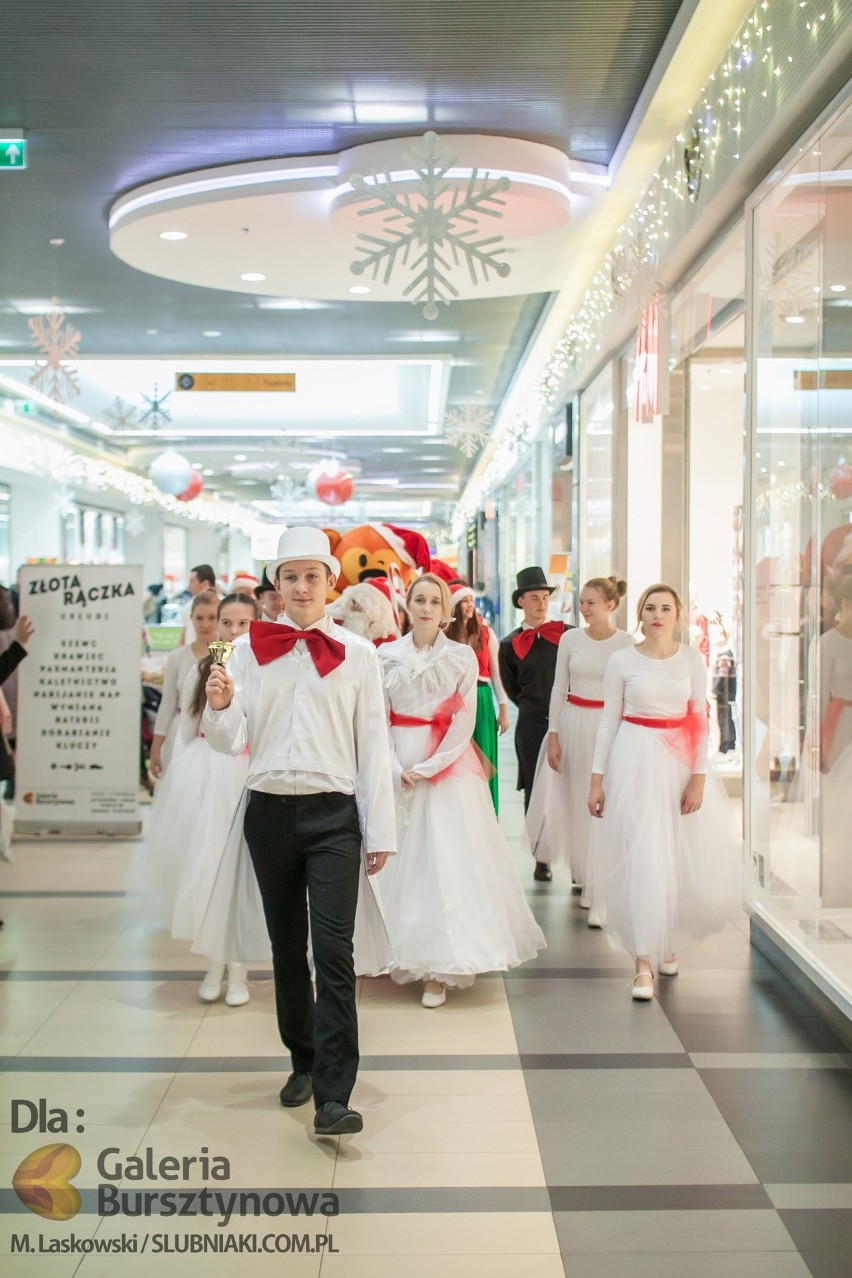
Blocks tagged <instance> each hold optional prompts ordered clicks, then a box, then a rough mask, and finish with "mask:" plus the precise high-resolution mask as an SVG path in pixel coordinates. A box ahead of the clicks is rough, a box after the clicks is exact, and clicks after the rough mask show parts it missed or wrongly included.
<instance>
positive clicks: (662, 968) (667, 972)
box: [657, 959, 678, 976]
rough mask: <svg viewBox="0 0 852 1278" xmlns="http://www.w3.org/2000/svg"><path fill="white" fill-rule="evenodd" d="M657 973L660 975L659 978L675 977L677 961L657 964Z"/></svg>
mask: <svg viewBox="0 0 852 1278" xmlns="http://www.w3.org/2000/svg"><path fill="white" fill-rule="evenodd" d="M657 971H658V972H659V973H660V976H677V973H678V966H677V959H672V960H671V962H670V963H669V962H665V961H663V962H660V963H658V964H657Z"/></svg>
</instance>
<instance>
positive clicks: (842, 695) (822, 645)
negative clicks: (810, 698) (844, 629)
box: [817, 630, 852, 720]
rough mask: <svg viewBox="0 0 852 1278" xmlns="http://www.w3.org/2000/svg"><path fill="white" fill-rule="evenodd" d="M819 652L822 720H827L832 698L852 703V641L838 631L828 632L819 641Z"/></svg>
mask: <svg viewBox="0 0 852 1278" xmlns="http://www.w3.org/2000/svg"><path fill="white" fill-rule="evenodd" d="M817 645H818V650H819V663H820V672H819V680H820V682H819V700H820V707H819V709H820V719H821V720H822V719H824V718H825V712H826V710H827V709H828V703H829V701H830V700H831V698H832V697H838V698H839V699H840V700H841V701H852V639H847V638H846V637H845V635H842V634H840V633H839V632H838V631H837V630H826V632H825V634H824V635H820V637H819V639H818V640H817Z"/></svg>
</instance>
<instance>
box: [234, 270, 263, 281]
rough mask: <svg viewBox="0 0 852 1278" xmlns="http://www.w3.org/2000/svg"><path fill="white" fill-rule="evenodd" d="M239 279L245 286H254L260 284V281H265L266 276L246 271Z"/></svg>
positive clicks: (258, 272)
mask: <svg viewBox="0 0 852 1278" xmlns="http://www.w3.org/2000/svg"><path fill="white" fill-rule="evenodd" d="M240 279H241V280H245V282H246V283H247V284H256V283H260V281H261V280H265V279H266V276H265V275H262V274H261V273H260V271H246V272H245V274H244V275H241V276H240Z"/></svg>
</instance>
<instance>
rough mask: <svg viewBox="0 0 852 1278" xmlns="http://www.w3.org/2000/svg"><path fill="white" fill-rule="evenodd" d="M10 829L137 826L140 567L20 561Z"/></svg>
mask: <svg viewBox="0 0 852 1278" xmlns="http://www.w3.org/2000/svg"><path fill="white" fill-rule="evenodd" d="M19 586H20V592H21V601H20V611H21V612H22V613H26V615H27V616H28V617H30V618H31V620H32V622H33V625H34V626H35V634H34V635H33V638H32V639H31V641H30V644H29V648H28V655H27V657H26V659H25V660H24V661H22V662H21V664H20V666H19V667H18V741H17V780H16V787H15V793H16V802H15V832H16V833H18V834H28V833H32V834H35V833H40V834H47V833H50V834H59V835H74V834H104V835H107V834H111V835H115V834H124V835H133V834H138V832H139V812H138V807H137V797H138V785H139V733H140V713H141V709H140V705H141V689H140V674H139V671H140V652H141V642H142V568H141V566H135V567H128V566H126V565H123V564H109V565H79V566H76V565H73V564H35V565H27V566H26V567H24V568H22V569H21V572H20V581H19Z"/></svg>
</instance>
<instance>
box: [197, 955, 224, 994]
mask: <svg viewBox="0 0 852 1278" xmlns="http://www.w3.org/2000/svg"><path fill="white" fill-rule="evenodd" d="M224 975H225V964H224V963H211V964H210V967H209V968H208V969H207V975H206V976H205V978H204V980H203V981H202V982H201V984H200V985H199V987H198V997H199V998H200V999H201V1001H202V1003H215V1002H216V1000H217V999H218V997H219V995H220V994H221V993H222V978H223V977H224Z"/></svg>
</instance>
